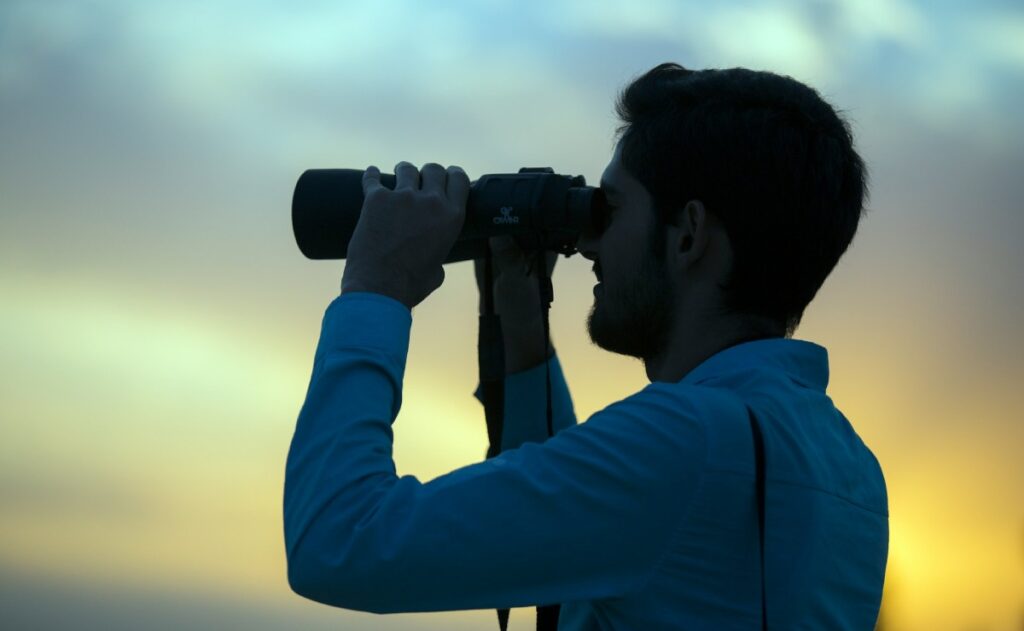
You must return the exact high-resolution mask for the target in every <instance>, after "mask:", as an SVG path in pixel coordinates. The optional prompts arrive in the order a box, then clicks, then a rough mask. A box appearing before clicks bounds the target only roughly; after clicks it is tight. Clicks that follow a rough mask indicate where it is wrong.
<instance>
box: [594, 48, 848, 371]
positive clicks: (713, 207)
mask: <svg viewBox="0 0 1024 631" xmlns="http://www.w3.org/2000/svg"><path fill="white" fill-rule="evenodd" d="M616 110H617V113H618V115H619V117H620V118H621V119H622V121H623V124H622V125H621V126H620V127H619V128H618V130H617V137H618V138H619V140H618V143H617V146H616V150H615V154H614V155H613V157H612V160H611V162H610V163H609V164H608V167H607V168H606V169H605V172H604V174H603V176H602V189H604V191H605V193H606V196H607V198H608V201H609V204H610V206H611V207H612V209H613V210H612V212H611V218H610V221H609V222H608V224H607V226H606V228H605V230H604V231H603V232H602V233H601V234H591V235H584V236H583V237H582V238H581V241H580V245H581V251H583V253H584V255H585V256H587V258H592V259H594V260H595V262H596V264H595V268H596V269H597V270H599V271H601V272H602V278H603V282H602V284H601V286H600V287H599V288H598V289H597V291H596V297H595V304H594V309H593V310H592V312H591V315H590V318H589V319H588V328H589V330H590V334H591V337H592V338H593V340H594V342H595V343H597V344H598V345H599V346H601V347H603V348H606V349H608V350H611V351H613V352H618V353H623V354H626V355H632V356H635V357H640V358H644V359H646V358H648V357H650V356H652V355H653V354H656V353H657V352H659V349H662V348H663V347H664V346H665V344H666V343H668V341H669V339H670V338H671V337H672V336H673V335H674V333H673V331H672V329H673V327H678V326H680V324H679V323H680V322H681V321H687V322H690V323H696V322H712V321H715V319H716V318H717V319H722V318H731V319H732V320H733V321H736V322H739V321H742V322H744V323H745V326H747V328H748V329H749V330H748V331H747V332H746V336H747V337H748V338H752V337H771V336H786V337H789V336H791V335H792V334H793V332H794V331H795V329H796V327H797V325H798V324H799V322H800V319H801V317H802V315H803V312H804V309H805V308H806V306H807V304H808V303H810V301H811V299H813V298H814V296H815V294H816V293H817V291H818V289H819V288H820V287H821V285H822V283H823V282H824V280H825V278H826V277H827V276H828V274H829V273H830V272H831V271H832V269H833V268H834V267H835V265H836V263H837V262H838V261H839V258H840V257H841V256H842V254H843V253H844V252H845V251H846V249H847V247H848V246H849V244H850V242H851V241H852V239H853V236H854V233H855V232H856V230H857V224H858V222H859V219H860V215H861V212H862V208H863V204H864V198H865V196H866V173H865V168H864V165H863V163H862V161H861V159H860V157H859V156H858V155H857V153H856V151H855V150H854V148H853V142H852V137H851V134H850V130H849V126H848V125H847V123H846V122H845V121H843V120H842V119H841V118H840V117H839V116H838V115H837V114H836V112H835V111H834V110H833V109H832V108H831V107H830V106H829V105H828V104H827V103H826V102H825V101H824V100H822V98H821V97H820V96H819V95H818V94H817V92H815V91H814V90H813V89H811V88H809V87H807V86H805V85H803V84H801V83H799V82H797V81H795V80H793V79H791V78H789V77H782V76H779V75H775V74H772V73H768V72H755V71H751V70H746V69H742V68H733V69H728V70H704V71H691V70H686V69H684V68H682V67H680V66H678V65H676V64H662V65H660V66H657V67H655V68H654V69H652V70H650V71H649V72H647V73H646V74H644V75H643V76H641V77H640V78H638V79H637V80H635V81H634V82H633V83H632V84H630V85H629V86H627V87H626V89H625V90H623V92H622V93H621V94H620V96H619V99H618V102H617V103H616ZM611 189H619V190H618V191H612V190H611ZM681 312H682V313H681Z"/></svg>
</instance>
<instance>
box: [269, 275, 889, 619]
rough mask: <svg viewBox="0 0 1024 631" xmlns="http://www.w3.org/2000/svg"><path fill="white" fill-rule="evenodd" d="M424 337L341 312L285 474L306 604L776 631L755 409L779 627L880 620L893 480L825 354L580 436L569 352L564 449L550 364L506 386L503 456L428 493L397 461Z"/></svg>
mask: <svg viewBox="0 0 1024 631" xmlns="http://www.w3.org/2000/svg"><path fill="white" fill-rule="evenodd" d="M411 324H412V316H411V313H410V311H409V309H408V308H407V307H405V306H404V305H402V304H401V303H400V302H398V301H396V300H393V299H391V298H388V297H386V296H382V295H379V294H373V293H360V292H347V293H345V294H344V295H342V296H339V297H338V298H335V299H334V300H333V301H332V302H331V304H330V305H329V306H328V307H327V310H326V313H325V315H324V319H323V324H322V330H321V334H320V340H319V343H318V345H317V349H316V354H315V358H314V363H313V372H312V377H311V379H310V384H309V389H308V391H307V393H306V400H305V403H304V404H303V406H302V409H301V411H300V412H299V417H298V422H297V426H296V429H295V434H294V437H293V439H292V444H291V449H290V451H289V454H288V462H287V470H286V477H285V489H284V527H285V544H286V551H287V556H288V578H289V582H290V584H291V586H292V588H293V589H294V590H295V591H296V592H297V593H299V594H301V595H303V596H305V597H307V598H310V599H312V600H316V601H319V602H322V603H326V604H329V605H334V606H338V607H344V608H347V609H355V610H360V611H368V612H376V613H398V612H426V611H449V610H464V609H498V608H515V607H532V606H536V605H549V604H556V603H558V604H561V612H560V617H559V626H558V628H559V629H562V630H598V629H602V630H607V629H644V630H657V629H755V628H760V618H761V557H760V548H759V535H758V521H757V512H756V503H755V485H754V448H753V440H752V437H751V432H750V427H749V423H748V415H747V407H748V406H749V408H750V409H751V410H753V412H754V414H755V415H756V417H757V419H758V421H759V423H760V426H761V431H762V434H763V436H764V443H765V462H766V471H767V494H766V497H767V505H766V514H767V528H766V542H767V543H766V562H765V565H766V568H765V569H766V584H767V601H766V607H767V611H768V617H769V622H770V627H771V628H773V629H789V628H798V627H799V628H807V629H864V630H868V629H872V628H873V627H874V624H875V620H876V617H877V615H878V609H879V604H880V600H881V594H882V581H883V576H884V572H885V563H886V556H887V548H888V516H887V515H888V502H887V497H886V491H885V482H884V479H883V477H882V471H881V468H880V467H879V465H878V462H877V460H876V459H875V457H874V456H873V455H872V453H871V451H870V450H869V449H868V448H867V447H866V446H865V445H864V443H863V442H862V441H861V439H860V438H859V437H858V436H857V434H856V432H855V431H854V430H853V427H852V426H851V425H850V423H849V422H848V421H847V419H846V418H845V417H844V416H843V415H842V413H840V412H839V410H837V409H836V408H835V406H834V405H833V403H832V401H831V399H830V398H829V397H828V396H827V395H826V394H825V388H826V385H827V383H828V357H827V353H826V350H825V349H824V348H822V347H821V346H818V345H816V344H813V343H811V342H806V341H801V340H793V339H784V338H772V339H764V340H756V341H752V342H746V343H742V344H738V345H736V346H732V347H729V348H726V349H724V350H722V351H720V352H718V353H717V354H715V355H713V356H712V357H710V358H708V359H707V360H705V361H704V362H703V363H701V364H700V365H699V366H697V367H696V368H694V369H693V370H692V371H691V372H690V373H689V374H687V375H686V376H685V377H684V378H683V379H682V380H680V381H679V382H677V383H666V382H654V383H651V384H649V385H648V386H646V387H645V388H643V389H642V390H641V391H639V392H637V393H636V394H633V395H631V396H629V397H627V398H625V399H623V400H621V401H617V402H614V403H612V404H610V405H609V406H607V407H606V408H604V409H602V410H600V411H598V412H596V413H594V414H593V415H592V416H590V418H588V419H587V420H586V422H584V423H579V424H577V423H576V418H575V414H574V411H573V408H572V401H571V398H570V396H569V392H568V389H567V386H566V383H565V380H564V377H563V375H562V372H561V369H560V366H559V363H558V360H557V357H554V358H551V359H549V360H548V364H549V366H550V369H551V377H552V394H553V401H552V408H553V424H554V428H555V431H556V433H555V435H554V436H553V437H550V438H548V437H547V431H546V411H545V397H546V388H545V379H546V374H545V365H544V364H541V365H540V366H537V367H535V368H532V369H530V370H526V371H523V372H520V373H516V374H513V375H509V376H507V377H506V385H505V388H506V397H505V411H504V412H505V417H504V427H505V429H504V435H503V437H502V449H503V451H502V453H501V454H499V455H498V456H496V457H494V458H490V459H488V460H484V461H482V462H479V463H476V464H472V465H468V466H465V467H461V468H459V469H456V470H454V471H452V472H450V473H447V474H445V475H442V476H440V477H437V478H435V479H433V480H430V481H429V482H421V481H420V480H419V479H417V478H416V477H415V476H412V475H404V476H401V477H398V476H397V475H396V471H395V466H394V461H393V460H392V455H391V454H392V439H393V433H392V427H391V424H392V423H393V422H394V420H395V417H396V416H397V415H398V411H399V409H400V407H401V401H402V380H403V376H404V372H405V362H406V354H407V352H408V345H409V332H410V328H411ZM481 416H482V415H481ZM481 422H483V419H482V418H481Z"/></svg>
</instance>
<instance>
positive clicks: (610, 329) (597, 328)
mask: <svg viewBox="0 0 1024 631" xmlns="http://www.w3.org/2000/svg"><path fill="white" fill-rule="evenodd" d="M629 333H630V330H629V327H628V326H623V325H622V323H621V322H617V321H614V320H610V319H609V318H608V317H607V314H606V313H605V312H604V310H602V309H600V308H599V307H598V306H597V301H596V299H595V302H594V306H593V307H592V308H591V309H590V315H588V316H587V335H588V336H589V337H590V341H591V342H593V344H594V345H595V346H597V347H598V348H601V349H604V350H606V351H608V352H609V353H616V354H618V355H625V356H627V357H636V358H638V359H639V358H642V356H643V352H642V350H641V349H639V348H638V347H637V346H636V343H635V340H633V339H631V337H630V335H629Z"/></svg>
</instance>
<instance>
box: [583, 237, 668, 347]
mask: <svg viewBox="0 0 1024 631" xmlns="http://www.w3.org/2000/svg"><path fill="white" fill-rule="evenodd" d="M639 267H640V269H639V270H637V273H636V275H635V276H634V277H633V278H632V279H628V281H627V282H626V283H622V284H620V285H618V286H616V287H609V286H608V284H607V283H603V284H602V291H601V292H600V295H596V296H595V297H594V306H593V307H592V308H591V309H590V314H589V315H588V316H587V333H589V334H590V339H591V341H592V342H593V343H594V344H596V345H597V346H598V347H600V348H603V349H605V350H606V351H611V352H612V353H618V354H620V355H627V356H629V357H636V358H638V359H641V360H645V361H646V360H647V359H648V358H651V357H654V356H655V355H657V354H659V353H661V352H662V351H664V350H665V348H666V347H667V346H668V338H669V333H670V326H671V323H672V284H671V283H670V282H669V278H668V273H667V272H666V270H665V264H664V260H659V259H656V258H655V256H654V255H653V254H651V253H650V251H647V252H645V256H644V260H643V261H641V263H640V266H639Z"/></svg>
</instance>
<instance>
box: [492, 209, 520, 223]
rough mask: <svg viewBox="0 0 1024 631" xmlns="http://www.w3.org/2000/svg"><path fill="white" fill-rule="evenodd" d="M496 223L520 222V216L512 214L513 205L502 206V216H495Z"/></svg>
mask: <svg viewBox="0 0 1024 631" xmlns="http://www.w3.org/2000/svg"><path fill="white" fill-rule="evenodd" d="M494 223H496V224H505V223H519V217H514V216H512V207H511V206H502V207H501V217H495V218H494Z"/></svg>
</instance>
